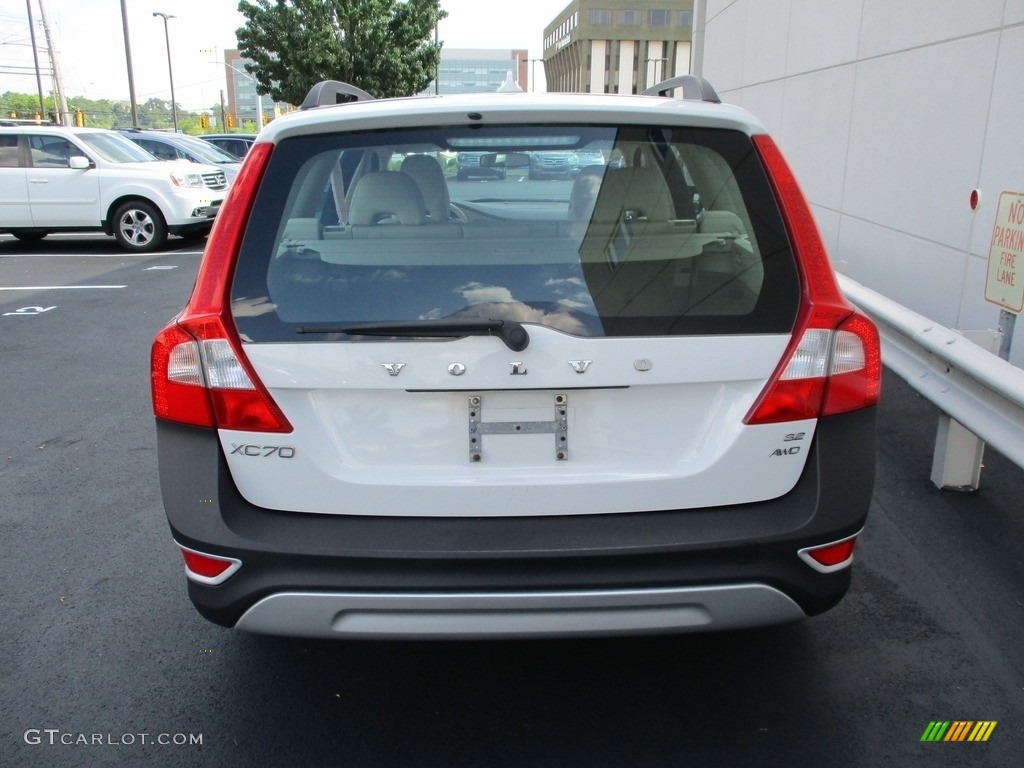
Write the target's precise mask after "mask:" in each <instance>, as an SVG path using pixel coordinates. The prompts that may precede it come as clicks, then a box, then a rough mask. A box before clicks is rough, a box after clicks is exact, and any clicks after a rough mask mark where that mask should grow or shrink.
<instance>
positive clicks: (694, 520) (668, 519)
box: [151, 76, 881, 638]
mask: <svg viewBox="0 0 1024 768" xmlns="http://www.w3.org/2000/svg"><path fill="white" fill-rule="evenodd" d="M673 84H674V85H673ZM683 84H685V87H680V86H682V85H683ZM672 88H676V89H678V90H682V91H684V92H685V93H686V94H687V97H688V98H687V99H679V100H672V101H668V100H666V97H664V96H660V95H656V94H658V93H660V92H662V91H669V90H670V89H672ZM339 101H345V102H346V103H343V104H339V103H338V102H339ZM467 116H468V117H467ZM594 147H596V148H599V149H601V150H602V152H603V153H604V154H605V156H607V157H609V158H613V159H614V160H615V166H611V165H609V166H602V167H588V168H584V169H583V170H581V171H580V172H579V174H578V175H577V177H576V178H575V179H574V181H573V183H572V184H569V185H554V184H550V183H548V182H542V181H537V182H534V181H531V180H530V179H529V178H527V177H525V176H524V177H523V178H521V179H520V180H518V181H517V182H516V183H514V184H512V183H509V184H503V185H488V186H480V185H467V184H457V183H452V184H449V181H450V178H446V177H445V175H444V173H443V171H442V170H441V167H440V164H439V163H438V162H437V160H436V159H435V157H432V156H431V154H436V153H440V152H444V151H449V150H452V149H455V150H458V151H460V152H462V153H464V154H468V153H470V152H473V153H477V161H478V162H480V163H481V164H482V167H497V168H501V167H504V168H519V167H522V166H523V165H524V164H528V163H529V156H530V153H533V155H536V154H537V153H538V152H539V151H544V152H556V151H558V152H562V153H573V152H575V151H577V150H579V149H583V148H594ZM538 148H543V150H540V149H538ZM410 152H413V153H412V154H410ZM396 155H403V156H404V157H403V158H402V161H401V164H400V165H398V166H397V167H398V168H400V170H389V168H394V167H396V166H395V165H394V164H392V162H391V161H392V158H393V157H394V156H396ZM406 155H407V156H406ZM695 195H699V200H700V201H701V207H700V208H699V209H698V208H697V207H696V206H695V204H694V199H695V197H694V196H695ZM226 205H227V206H230V211H225V213H226V214H228V215H227V217H226V218H225V219H223V220H222V224H221V226H218V227H217V228H215V230H214V232H213V234H212V236H211V239H210V242H209V243H208V244H207V247H206V250H205V253H204V256H203V260H202V262H201V264H200V266H199V270H198V275H197V279H196V284H195V287H194V289H193V293H192V296H191V298H190V299H189V300H188V302H187V304H186V305H185V307H184V309H183V310H182V312H181V313H180V314H179V315H178V316H177V317H175V318H174V319H173V320H171V321H170V322H169V323H168V324H167V325H166V326H165V327H164V328H163V329H162V330H161V331H160V332H159V333H158V334H157V336H156V338H155V340H154V343H153V347H152V356H151V384H152V395H153V408H154V413H155V416H156V432H157V443H158V457H159V469H160V484H161V489H162V494H163V501H164V508H165V510H166V513H167V517H168V521H169V524H170V529H171V534H172V536H173V538H174V541H175V542H177V545H178V547H179V549H180V551H181V554H182V557H183V560H184V566H185V575H186V577H187V579H188V584H189V595H190V597H191V600H192V602H193V603H194V605H195V606H196V608H197V609H198V610H199V611H200V613H202V615H204V616H205V617H207V618H208V619H210V620H212V621H214V622H217V623H219V624H222V625H224V626H228V627H235V628H238V629H242V630H249V631H254V632H261V633H270V634H283V635H300V636H313V637H334V638H337V637H363V638H368V637H369V638H382V637H389V638H413V637H427V638H452V637H477V638H479V637H539V636H554V635H593V634H624V633H649V632H684V631H702V630H715V629H731V628H738V627H749V626H754V625H761V624H770V623H775V622H783V621H790V620H794V619H799V618H802V617H805V616H808V615H813V614H818V613H821V612H823V611H825V610H827V609H828V608H830V607H831V606H833V605H835V604H836V603H837V602H838V601H839V600H840V599H841V598H842V596H843V594H844V593H845V592H846V590H847V588H848V586H849V584H850V566H851V562H852V560H853V550H854V544H855V542H856V541H857V537H858V534H859V533H860V531H861V529H862V527H863V525H864V522H865V518H866V515H867V510H868V506H869V504H870V501H871V496H872V483H873V472H874V466H875V448H874V435H875V410H876V408H875V406H876V403H877V401H878V398H879V388H880V371H881V366H880V359H879V342H878V335H877V333H876V330H875V328H874V326H873V325H872V323H871V322H870V321H869V320H868V319H867V318H866V317H864V316H863V315H861V314H859V313H858V312H857V311H856V310H855V309H854V308H853V307H851V306H850V305H849V304H848V303H847V302H846V301H845V299H844V298H843V296H842V294H841V293H840V291H839V289H838V288H837V285H836V281H835V277H834V274H833V271H832V268H831V266H830V264H829V260H828V257H827V254H826V252H825V249H824V246H823V243H822V240H821V238H820V236H819V234H818V232H817V229H816V228H815V225H814V219H813V216H812V214H811V211H810V209H809V207H808V204H807V202H806V201H805V199H804V198H803V196H802V195H801V193H800V191H799V188H798V186H797V184H796V181H795V179H794V178H793V175H792V173H791V172H790V170H789V167H788V166H787V164H786V162H785V160H784V159H783V156H782V154H781V153H780V151H779V149H778V148H777V146H776V144H775V143H774V142H773V140H772V139H771V138H770V136H769V135H768V134H767V132H766V130H765V128H764V126H763V125H762V123H760V122H759V121H758V120H757V119H756V118H755V117H753V116H752V115H750V114H749V113H747V112H745V111H743V110H741V109H738V108H735V107H731V106H727V105H723V104H721V103H720V102H719V99H718V97H717V95H716V94H715V92H714V89H713V88H711V86H710V85H709V84H708V83H707V82H706V81H704V80H702V79H701V78H694V77H692V76H685V77H684V78H674V79H673V80H671V81H668V82H667V83H664V84H661V86H660V87H658V88H656V89H654V91H653V92H652V94H651V95H647V94H644V95H635V96H607V95H602V94H571V95H565V94H556V93H549V94H528V93H517V94H485V95H452V96H443V97H439V98H432V99H381V100H373V99H372V98H371V97H369V96H368V95H367V94H365V93H364V92H362V91H360V90H359V89H356V88H353V87H352V86H346V85H344V84H341V83H333V82H328V83H321V84H319V85H318V86H316V87H315V88H314V89H313V90H312V91H311V92H310V95H309V96H308V97H307V99H306V103H305V104H304V105H303V108H302V109H301V110H299V111H297V112H295V113H293V114H289V115H286V116H284V117H281V118H280V119H278V120H275V121H274V122H273V123H271V124H270V125H269V126H267V127H266V128H265V129H264V130H263V131H262V132H261V134H260V141H259V142H258V143H257V144H256V145H255V146H254V147H253V149H252V150H251V152H250V154H249V157H248V158H247V160H246V164H245V168H244V170H243V172H242V174H240V176H239V178H238V180H237V184H236V187H235V189H234V191H233V193H232V195H231V198H230V199H229V200H228V201H227V203H226Z"/></svg>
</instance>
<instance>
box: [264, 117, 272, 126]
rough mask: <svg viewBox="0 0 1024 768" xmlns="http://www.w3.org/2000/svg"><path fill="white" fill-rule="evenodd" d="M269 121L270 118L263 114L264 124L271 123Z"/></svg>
mask: <svg viewBox="0 0 1024 768" xmlns="http://www.w3.org/2000/svg"><path fill="white" fill-rule="evenodd" d="M269 122H270V120H269V119H267V116H266V115H264V116H263V124H264V125H266V124H267V123H269Z"/></svg>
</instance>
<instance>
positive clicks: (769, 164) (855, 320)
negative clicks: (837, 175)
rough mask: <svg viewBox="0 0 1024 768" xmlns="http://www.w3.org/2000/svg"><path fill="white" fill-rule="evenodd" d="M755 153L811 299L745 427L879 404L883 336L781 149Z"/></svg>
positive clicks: (760, 145)
mask: <svg viewBox="0 0 1024 768" xmlns="http://www.w3.org/2000/svg"><path fill="white" fill-rule="evenodd" d="M753 142H754V147H755V148H756V149H757V152H758V155H759V156H760V158H761V161H762V163H763V165H764V168H765V170H766V172H767V174H768V180H769V182H770V184H771V186H772V189H773V190H774V192H775V196H776V199H777V200H778V201H779V209H780V212H781V213H782V218H783V221H784V222H785V225H786V230H787V232H788V234H789V239H790V243H791V244H792V247H793V250H794V255H795V257H796V263H797V268H798V269H799V270H800V276H801V282H802V285H803V297H802V300H801V307H800V312H799V314H798V316H797V321H796V325H795V327H794V329H793V339H792V341H791V342H790V345H789V347H788V348H787V350H786V353H785V354H784V355H783V357H782V361H781V362H780V363H779V366H778V368H777V369H776V371H775V373H774V374H773V375H772V377H771V379H770V380H769V382H768V385H767V386H766V387H765V389H764V391H763V392H762V393H761V395H760V397H758V399H757V401H756V402H755V403H754V405H753V407H752V408H751V409H750V412H749V413H748V414H747V416H746V418H745V419H744V422H745V423H746V424H770V423H775V422H780V421H796V420H802V419H814V418H818V417H820V416H828V415H832V414H837V413H845V412H847V411H853V410H857V409H860V408H867V407H869V406H872V405H875V404H876V403H877V402H878V398H879V395H880V392H881V376H882V362H881V347H880V344H879V341H878V331H877V330H876V329H875V326H874V324H873V323H872V322H871V321H870V320H868V319H867V318H866V317H864V316H862V315H859V314H857V313H856V312H854V310H853V308H852V307H851V306H850V305H849V304H848V303H847V302H846V300H845V299H844V298H843V295H842V293H840V291H839V286H838V285H837V284H836V281H835V276H834V275H833V273H832V266H831V264H830V263H829V261H828V255H827V254H826V253H825V246H824V244H823V243H822V241H821V235H819V233H818V228H817V226H816V225H815V223H814V218H813V216H812V215H811V211H810V208H809V207H808V205H807V202H806V200H805V199H804V196H803V193H802V192H801V191H800V188H799V186H798V185H797V183H796V179H795V178H794V176H793V174H792V172H791V171H790V169H789V166H788V165H787V164H786V161H785V159H784V158H783V157H782V154H781V152H779V150H778V147H777V146H776V145H775V142H774V141H772V139H771V138H770V137H768V136H755V137H754V138H753Z"/></svg>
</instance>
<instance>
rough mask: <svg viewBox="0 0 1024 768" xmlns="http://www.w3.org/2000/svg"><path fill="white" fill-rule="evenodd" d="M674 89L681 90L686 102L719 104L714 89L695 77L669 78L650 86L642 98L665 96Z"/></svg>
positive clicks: (701, 78)
mask: <svg viewBox="0 0 1024 768" xmlns="http://www.w3.org/2000/svg"><path fill="white" fill-rule="evenodd" d="M676 88H682V89H683V98H684V99H686V100H687V101H709V102H711V103H712V104H721V103H722V100H721V99H720V98H718V93H717V92H716V91H715V89H714V87H713V86H712V85H711V83H709V82H708V81H707V80H705V79H704V78H703V77H699V76H697V75H679V76H678V77H670V78H669V79H668V80H665V81H663V82H660V83H658V84H657V85H652V86H651V87H650V88H648V89H647V90H645V91H644V92H643V95H644V96H667V95H668V94H669V93H670V92H671V91H674V90H675V89H676Z"/></svg>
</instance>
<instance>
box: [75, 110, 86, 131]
mask: <svg viewBox="0 0 1024 768" xmlns="http://www.w3.org/2000/svg"><path fill="white" fill-rule="evenodd" d="M75 125H77V126H78V127H79V128H81V127H82V126H84V125H85V115H84V114H82V110H80V109H76V110H75Z"/></svg>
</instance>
